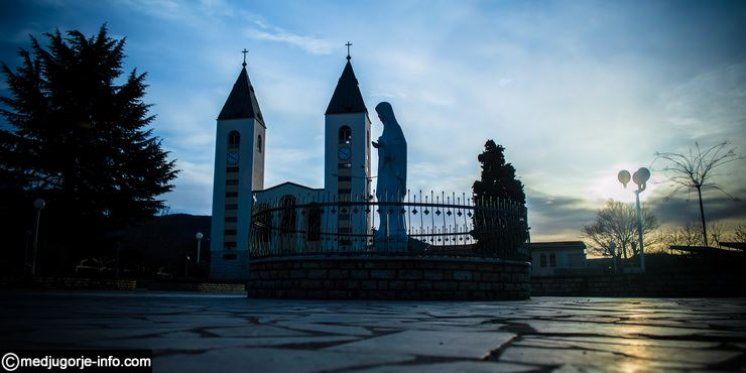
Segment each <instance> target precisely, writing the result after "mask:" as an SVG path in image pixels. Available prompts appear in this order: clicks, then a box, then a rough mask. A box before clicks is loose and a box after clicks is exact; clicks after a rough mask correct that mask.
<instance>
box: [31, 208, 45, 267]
mask: <svg viewBox="0 0 746 373" xmlns="http://www.w3.org/2000/svg"><path fill="white" fill-rule="evenodd" d="M46 205H47V203H46V201H44V200H43V199H41V198H37V199H36V200H34V209H36V224H34V244H33V246H32V248H33V249H32V250H33V251H32V253H31V276H36V251H37V249H38V247H39V222H40V221H41V209H43V208H44V206H46Z"/></svg>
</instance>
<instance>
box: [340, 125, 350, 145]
mask: <svg viewBox="0 0 746 373" xmlns="http://www.w3.org/2000/svg"><path fill="white" fill-rule="evenodd" d="M350 140H352V129H350V127H349V126H342V127H340V128H339V143H340V144H349V143H350Z"/></svg>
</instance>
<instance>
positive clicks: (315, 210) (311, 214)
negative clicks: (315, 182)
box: [307, 203, 321, 241]
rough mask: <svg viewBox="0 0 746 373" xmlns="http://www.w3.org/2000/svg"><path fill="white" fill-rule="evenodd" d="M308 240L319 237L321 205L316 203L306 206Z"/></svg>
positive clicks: (316, 239)
mask: <svg viewBox="0 0 746 373" xmlns="http://www.w3.org/2000/svg"><path fill="white" fill-rule="evenodd" d="M308 210H309V211H308V230H307V235H308V237H307V239H308V241H318V240H320V239H321V207H319V205H318V204H317V203H311V204H310V206H309V208H308Z"/></svg>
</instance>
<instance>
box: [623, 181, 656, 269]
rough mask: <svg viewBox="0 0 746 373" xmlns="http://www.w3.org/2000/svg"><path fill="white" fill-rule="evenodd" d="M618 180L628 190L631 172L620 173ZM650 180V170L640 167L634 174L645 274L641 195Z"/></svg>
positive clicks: (638, 230) (641, 264)
mask: <svg viewBox="0 0 746 373" xmlns="http://www.w3.org/2000/svg"><path fill="white" fill-rule="evenodd" d="M617 179H619V182H620V183H622V185H624V187H625V188H626V187H627V183H629V179H630V176H629V171H627V170H621V171H619V174H618V175H617ZM649 179H650V170H648V169H647V168H645V167H640V168H639V169H638V170H637V171H635V173H634V174H632V181H633V182H634V183H635V184H637V190H635V203H636V205H635V206H636V209H637V239H638V240H639V245H640V270H641V271H642V272H645V245H644V243H643V240H642V211H641V209H640V193H642V192H643V191H645V188H646V186H647V182H648V180H649Z"/></svg>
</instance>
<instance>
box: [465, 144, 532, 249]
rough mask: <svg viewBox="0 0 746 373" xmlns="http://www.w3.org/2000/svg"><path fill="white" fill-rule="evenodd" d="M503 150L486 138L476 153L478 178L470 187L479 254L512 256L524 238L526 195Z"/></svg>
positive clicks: (526, 231) (525, 230) (526, 236)
mask: <svg viewBox="0 0 746 373" xmlns="http://www.w3.org/2000/svg"><path fill="white" fill-rule="evenodd" d="M504 151H505V148H504V147H503V146H502V145H497V144H495V142H494V141H493V140H488V141H487V142H486V143H485V144H484V151H483V152H482V153H481V154H479V157H478V160H479V163H481V164H482V173H481V178H480V179H479V180H477V181H475V182H474V185H473V186H472V191H473V198H474V203H475V205H476V206H477V209H476V212H475V214H474V216H473V223H474V232H473V236H474V238H476V239H477V241H478V244H477V248H478V249H479V251H481V252H482V253H484V254H486V255H490V256H498V257H503V258H515V257H516V255H517V248H518V247H519V246H520V245H522V244H523V243H525V242H526V241H527V240H528V223H527V220H526V208H525V205H526V194H525V193H524V192H523V183H521V181H520V180H518V179H516V176H515V168H514V167H513V165H512V164H510V163H506V162H505V154H504Z"/></svg>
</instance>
